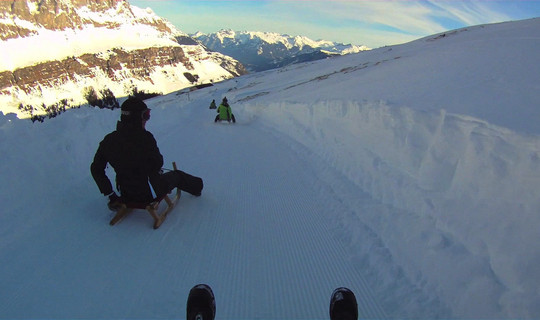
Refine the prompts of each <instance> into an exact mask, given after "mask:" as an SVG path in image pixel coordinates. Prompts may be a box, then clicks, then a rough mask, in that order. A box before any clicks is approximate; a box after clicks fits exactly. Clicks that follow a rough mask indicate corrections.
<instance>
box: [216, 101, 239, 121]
mask: <svg viewBox="0 0 540 320" xmlns="http://www.w3.org/2000/svg"><path fill="white" fill-rule="evenodd" d="M217 113H218V115H217V116H216V118H215V119H214V122H218V121H228V122H229V123H230V122H231V121H232V122H233V123H236V119H235V117H234V114H233V113H232V110H231V106H230V105H229V103H228V102H227V97H225V98H223V101H221V104H220V105H219V107H218V108H217Z"/></svg>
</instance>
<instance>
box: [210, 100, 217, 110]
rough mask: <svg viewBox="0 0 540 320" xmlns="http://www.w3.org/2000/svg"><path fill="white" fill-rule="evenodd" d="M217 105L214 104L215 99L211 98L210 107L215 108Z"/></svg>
mask: <svg viewBox="0 0 540 320" xmlns="http://www.w3.org/2000/svg"><path fill="white" fill-rule="evenodd" d="M216 108H217V106H216V100H215V99H214V100H212V102H211V103H210V109H216Z"/></svg>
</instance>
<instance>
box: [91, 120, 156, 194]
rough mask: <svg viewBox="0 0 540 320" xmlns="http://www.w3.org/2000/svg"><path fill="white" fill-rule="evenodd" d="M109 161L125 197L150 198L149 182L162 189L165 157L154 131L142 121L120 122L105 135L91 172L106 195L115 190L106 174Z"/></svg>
mask: <svg viewBox="0 0 540 320" xmlns="http://www.w3.org/2000/svg"><path fill="white" fill-rule="evenodd" d="M107 163H110V164H111V166H112V167H113V168H114V171H115V172H116V185H117V188H118V190H119V191H120V194H121V195H122V198H123V199H124V200H127V201H140V202H147V201H151V200H152V199H153V196H152V191H151V190H150V186H149V184H148V182H149V181H150V182H151V183H152V186H153V187H154V190H156V191H157V189H156V188H160V186H159V171H160V170H161V167H162V166H163V156H162V155H161V153H160V152H159V148H158V146H157V143H156V140H155V139H154V136H153V135H152V133H150V132H149V131H146V130H145V129H144V128H143V127H142V125H141V124H140V123H137V124H132V123H125V122H121V121H119V122H118V124H117V127H116V131H113V132H111V133H110V134H108V135H107V136H105V138H104V139H103V141H101V143H100V144H99V147H98V149H97V151H96V155H95V156H94V161H93V162H92V165H91V166H90V171H91V172H92V177H93V178H94V180H95V181H96V184H97V185H98V188H99V191H101V193H103V194H104V195H108V194H111V193H112V192H113V188H112V185H111V182H110V180H109V178H108V177H107V175H106V174H105V168H106V167H107Z"/></svg>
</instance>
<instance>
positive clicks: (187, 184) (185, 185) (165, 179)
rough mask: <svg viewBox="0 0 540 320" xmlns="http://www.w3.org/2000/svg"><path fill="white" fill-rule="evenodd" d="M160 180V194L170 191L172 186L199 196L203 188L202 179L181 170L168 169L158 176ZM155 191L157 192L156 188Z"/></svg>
mask: <svg viewBox="0 0 540 320" xmlns="http://www.w3.org/2000/svg"><path fill="white" fill-rule="evenodd" d="M160 180H161V181H162V183H161V184H162V185H163V187H162V189H161V190H160V191H161V192H160V193H161V194H160V195H164V194H167V193H169V192H171V191H172V190H173V189H174V188H179V189H180V190H182V191H185V192H188V193H190V194H192V195H194V196H200V195H201V192H202V189H203V180H202V179H201V178H199V177H195V176H192V175H190V174H188V173H185V172H183V171H181V170H174V171H169V172H166V173H164V174H162V175H161V176H160ZM156 192H158V191H157V190H156Z"/></svg>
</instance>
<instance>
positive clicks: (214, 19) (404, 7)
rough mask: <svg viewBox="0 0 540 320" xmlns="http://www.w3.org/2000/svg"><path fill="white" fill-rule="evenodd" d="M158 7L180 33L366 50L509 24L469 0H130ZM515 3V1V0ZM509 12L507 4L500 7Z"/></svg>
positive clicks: (493, 9) (489, 6)
mask: <svg viewBox="0 0 540 320" xmlns="http://www.w3.org/2000/svg"><path fill="white" fill-rule="evenodd" d="M132 2H134V3H140V4H144V3H146V4H149V5H150V6H152V7H153V8H156V9H158V10H157V12H158V13H162V14H164V15H165V16H166V17H168V18H169V19H170V20H171V22H173V23H174V24H176V25H177V26H178V27H179V28H180V29H181V30H183V31H187V32H194V31H203V32H214V31H217V30H219V29H223V28H231V29H233V30H247V31H271V32H279V33H287V34H290V35H305V36H308V37H311V38H314V39H326V40H333V41H339V42H346V43H354V44H365V45H368V46H370V47H377V46H382V45H390V44H397V43H403V42H408V41H411V40H414V39H417V38H420V37H423V36H427V35H431V34H434V33H439V32H443V31H446V30H449V29H456V28H460V27H465V26H469V25H477V24H484V23H492V22H500V21H507V20H512V18H511V17H510V16H509V15H507V14H506V13H503V12H505V11H504V9H503V8H502V7H501V5H502V4H507V3H508V1H469V0H410V1H409V0H407V1H405V0H384V1H383V0H355V1H352V0H324V1H322V0H310V1H308V0H304V1H301V0H295V1H292V0H264V1H263V0H257V1H246V0H243V1H238V0H220V1H216V0H196V1H194V0H174V1H172V0H132ZM516 2H517V1H516ZM504 8H506V9H507V8H508V6H506V7H504Z"/></svg>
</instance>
